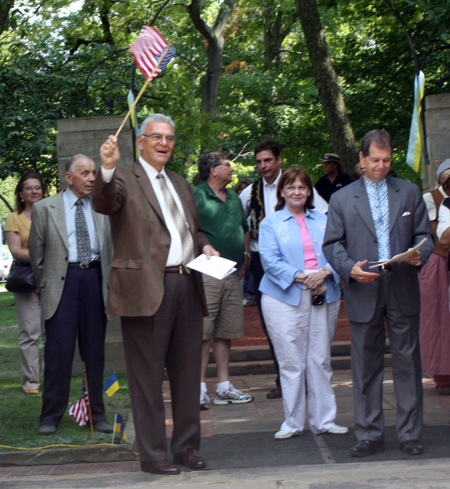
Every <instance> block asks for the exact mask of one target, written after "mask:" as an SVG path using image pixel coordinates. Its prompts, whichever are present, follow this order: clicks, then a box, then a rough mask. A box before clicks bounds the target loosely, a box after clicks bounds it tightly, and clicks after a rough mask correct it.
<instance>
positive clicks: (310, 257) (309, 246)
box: [294, 216, 319, 270]
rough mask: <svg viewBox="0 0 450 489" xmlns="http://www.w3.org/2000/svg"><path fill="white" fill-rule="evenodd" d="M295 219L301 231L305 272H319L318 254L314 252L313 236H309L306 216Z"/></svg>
mask: <svg viewBox="0 0 450 489" xmlns="http://www.w3.org/2000/svg"><path fill="white" fill-rule="evenodd" d="M294 217H295V220H296V221H297V224H298V228H299V230H300V236H301V237H302V242H303V256H304V258H305V270H317V269H318V268H319V264H318V263H317V258H316V252H315V251H314V246H313V243H312V240H311V236H310V235H309V231H308V228H307V227H306V224H305V216H294Z"/></svg>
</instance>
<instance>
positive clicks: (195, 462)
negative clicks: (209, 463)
mask: <svg viewBox="0 0 450 489" xmlns="http://www.w3.org/2000/svg"><path fill="white" fill-rule="evenodd" d="M173 461H174V462H175V463H176V464H182V465H184V466H185V467H187V468H188V469H194V470H199V469H204V468H205V467H206V463H205V461H204V460H203V459H202V458H201V457H200V455H199V454H198V453H197V452H196V451H195V450H194V449H193V448H188V449H187V450H186V451H185V452H181V453H175V454H174V456H173Z"/></svg>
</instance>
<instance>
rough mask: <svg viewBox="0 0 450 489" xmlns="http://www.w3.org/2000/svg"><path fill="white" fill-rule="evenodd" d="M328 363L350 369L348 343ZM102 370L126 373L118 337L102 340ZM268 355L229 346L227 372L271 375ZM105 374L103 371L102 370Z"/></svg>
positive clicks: (263, 348) (212, 370)
mask: <svg viewBox="0 0 450 489" xmlns="http://www.w3.org/2000/svg"><path fill="white" fill-rule="evenodd" d="M385 359H386V366H390V364H391V363H390V362H391V357H390V347H389V343H387V344H386V356H385ZM331 366H332V367H333V370H348V369H350V342H349V341H335V342H333V344H332V346H331ZM82 372H83V368H82V364H81V360H80V358H79V355H78V352H77V354H76V355H75V359H74V365H73V369H72V375H81V374H82ZM105 372H110V373H112V372H117V373H118V374H122V375H126V368H125V360H124V356H123V345H122V338H121V337H119V336H116V337H112V338H108V339H107V340H106V343H105ZM274 373H275V368H274V366H273V362H272V357H271V354H270V349H269V346H268V345H260V346H233V347H232V348H231V352H230V375H257V374H274ZM105 375H106V373H105ZM206 375H207V377H216V376H217V369H216V365H215V360H214V355H213V353H212V352H211V354H210V357H209V365H208V370H207V373H206Z"/></svg>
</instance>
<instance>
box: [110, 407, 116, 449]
mask: <svg viewBox="0 0 450 489" xmlns="http://www.w3.org/2000/svg"><path fill="white" fill-rule="evenodd" d="M116 423H117V413H116V414H115V415H114V426H113V436H112V442H111V445H113V444H114V437H115V435H116Z"/></svg>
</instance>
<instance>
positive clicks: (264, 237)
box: [259, 207, 340, 306]
mask: <svg viewBox="0 0 450 489" xmlns="http://www.w3.org/2000/svg"><path fill="white" fill-rule="evenodd" d="M305 224H306V227H307V228H308V232H309V234H310V236H311V241H312V243H313V246H314V251H315V253H316V258H317V262H318V264H319V268H323V267H325V266H326V267H328V268H329V269H330V270H332V267H331V265H330V264H329V263H328V262H327V260H326V258H325V255H324V254H323V252H322V243H323V237H324V234H325V227H326V224H327V216H326V215H325V214H322V213H321V212H316V211H313V210H306V214H305ZM259 253H260V257H261V263H262V266H263V268H264V272H265V273H264V277H263V278H262V280H261V284H260V286H259V290H260V291H261V292H262V293H264V294H267V295H270V296H271V297H273V298H275V299H277V300H279V301H281V302H285V303H286V304H291V305H293V306H298V305H299V304H300V299H301V296H302V288H303V287H304V286H303V284H300V283H297V282H295V277H296V276H297V275H298V274H299V273H300V272H304V271H305V259H304V256H303V245H302V239H301V236H300V230H299V228H298V224H297V221H296V219H295V217H294V216H293V215H292V214H291V213H290V212H289V210H288V209H287V207H284V208H283V209H281V210H279V211H276V212H274V213H273V214H270V215H269V216H267V217H266V218H265V219H264V220H263V221H262V222H261V226H260V228H259ZM339 280H340V278H339V275H337V274H336V273H335V272H333V275H332V276H329V277H328V278H326V279H325V285H326V286H327V287H328V289H327V292H326V294H325V297H326V301H327V302H333V301H336V300H338V299H339V297H340V291H339V287H338V284H339Z"/></svg>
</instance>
